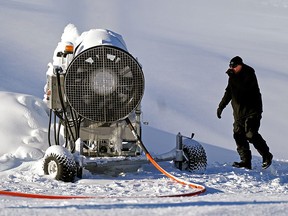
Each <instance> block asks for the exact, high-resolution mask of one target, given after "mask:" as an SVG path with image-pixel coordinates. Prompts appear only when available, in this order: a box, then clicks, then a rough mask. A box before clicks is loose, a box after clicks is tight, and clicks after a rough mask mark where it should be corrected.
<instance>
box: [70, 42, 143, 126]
mask: <svg viewBox="0 0 288 216" xmlns="http://www.w3.org/2000/svg"><path fill="white" fill-rule="evenodd" d="M143 93H144V75H143V72H142V69H141V67H140V65H139V64H138V62H137V61H136V60H135V59H134V58H133V57H132V56H131V55H130V54H129V53H127V52H126V51H123V50H121V49H119V48H116V47H113V46H95V47H92V48H90V49H87V50H85V51H84V52H82V53H80V54H79V55H77V56H76V57H75V58H74V59H73V61H72V62H71V63H70V65H69V67H68V69H67V72H66V76H65V94H66V98H67V101H68V103H69V104H70V105H71V107H72V108H73V109H74V110H75V111H76V112H77V113H78V114H79V115H81V116H82V117H84V118H86V119H90V120H92V121H95V122H114V121H117V120H120V119H123V118H125V117H126V116H128V115H129V113H131V112H132V111H133V110H134V109H135V108H136V107H137V105H138V104H139V103H140V101H141V99H142V96H143Z"/></svg>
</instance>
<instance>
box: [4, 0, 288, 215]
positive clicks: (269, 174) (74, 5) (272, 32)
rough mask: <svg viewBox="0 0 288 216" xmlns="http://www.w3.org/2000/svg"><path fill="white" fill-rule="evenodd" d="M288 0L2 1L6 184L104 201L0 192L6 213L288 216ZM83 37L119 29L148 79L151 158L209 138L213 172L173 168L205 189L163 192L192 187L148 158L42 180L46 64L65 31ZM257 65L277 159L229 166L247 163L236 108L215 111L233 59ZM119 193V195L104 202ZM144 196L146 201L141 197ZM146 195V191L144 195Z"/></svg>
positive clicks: (145, 106)
mask: <svg viewBox="0 0 288 216" xmlns="http://www.w3.org/2000/svg"><path fill="white" fill-rule="evenodd" d="M287 10H288V1H287V0H253V1H248V0H243V1H236V0H233V1H228V0H219V1H212V0H207V1H201V2H198V1H190V0H184V1H181V2H179V1H178V2H176V1H175V2H174V1H170V2H169V3H168V2H167V1H164V0H159V1H152V0H147V1H133V0H127V1H125V3H124V1H117V0H107V1H92V0H85V1H77V2H76V1H68V0H62V1H61V2H59V1H57V2H56V1H51V0H43V1H40V2H39V1H36V0H25V1H24V0H17V1H11V0H4V1H1V2H0V20H1V22H0V28H1V32H2V33H1V35H0V47H1V49H0V61H1V64H0V75H1V79H0V100H1V104H0V112H1V116H0V119H1V121H0V129H1V130H0V140H1V144H0V179H1V186H0V190H12V191H20V192H26V193H44V194H54V195H56V194H59V195H92V196H98V197H99V198H96V199H84V200H82V199H81V200H80V199H76V200H41V199H27V198H17V197H8V196H0V199H1V204H0V207H1V212H0V215H20V214H21V215H51V214H58V215H68V214H77V215H100V214H101V215H126V214H130V215H171V214H175V215H286V214H287V211H288V198H287V197H288V196H287V187H288V174H287V173H288V172H287V171H288V168H287V164H288V156H287V150H288V147H287V145H286V137H285V135H286V131H287V122H286V119H287V118H288V113H287V101H286V99H287V98H288V91H287V80H288V70H287V59H288V58H287V57H288V54H287V46H288V42H287V35H288V29H287V26H288V13H287V12H288V11H287ZM69 23H73V24H75V25H76V27H77V28H78V31H79V32H80V33H81V32H83V31H86V30H89V29H91V28H107V29H111V30H113V31H115V32H118V33H119V34H121V35H122V36H123V38H124V40H125V42H126V44H127V46H128V50H129V51H130V52H131V54H132V55H134V56H136V57H138V59H139V61H140V62H141V64H142V66H143V70H144V74H145V84H146V87H145V94H144V98H143V102H142V110H143V112H144V113H143V120H144V121H149V125H148V126H147V125H144V126H143V141H144V144H145V145H147V148H148V149H149V150H150V151H151V152H153V153H161V152H166V151H169V150H170V149H172V148H173V147H174V146H175V135H176V134H177V133H178V132H179V131H180V132H181V133H182V134H185V135H189V134H191V132H195V134H196V135H195V139H196V140H197V141H199V142H201V143H202V145H203V146H204V148H205V150H206V153H207V156H208V167H207V170H206V171H205V172H204V173H189V172H181V171H179V170H177V169H175V168H174V167H173V164H172V163H171V162H162V163H161V166H163V168H165V169H166V170H167V171H169V172H171V173H172V174H174V175H176V176H177V177H179V178H182V179H184V180H187V181H190V182H195V183H198V184H201V185H204V186H205V187H206V188H207V191H206V193H204V194H202V195H200V196H197V197H181V198H156V197H151V196H155V195H161V194H173V193H178V192H190V191H191V189H190V188H187V187H184V186H181V185H179V184H176V183H174V182H172V181H171V180H169V179H167V178H166V177H165V176H164V175H162V174H161V173H159V171H157V170H156V169H155V168H154V167H153V166H152V165H150V164H148V165H145V166H143V167H142V168H140V169H139V170H138V171H137V172H134V173H122V174H121V175H120V176H117V177H115V176H108V175H92V174H91V173H89V172H88V171H85V172H84V178H83V179H81V180H80V179H79V180H77V181H76V182H75V183H63V182H59V181H55V180H53V179H50V178H49V177H47V176H45V175H43V170H42V160H41V158H42V157H43V154H44V151H45V149H46V148H47V147H48V144H47V126H48V114H47V108H46V106H45V104H44V103H43V102H42V98H43V94H44V91H43V87H44V85H45V82H46V71H47V63H48V62H51V61H52V55H53V52H54V49H55V48H56V46H57V43H58V42H59V41H60V39H61V35H62V32H63V29H64V27H65V26H66V25H67V24H69ZM235 55H240V56H242V57H243V59H244V62H246V63H247V64H250V65H251V66H253V67H254V68H255V69H256V74H257V76H258V81H259V84H260V88H261V92H262V95H263V101H264V114H263V120H262V125H261V130H260V132H261V133H262V135H263V137H264V138H265V139H266V140H267V142H268V144H269V146H270V148H271V152H272V153H273V154H274V161H273V164H272V165H271V167H269V168H268V169H267V170H262V169H261V158H260V157H259V155H258V154H257V153H256V152H255V151H253V153H254V156H253V161H252V165H253V169H252V170H245V169H236V168H233V167H231V164H232V162H233V161H235V160H238V155H237V153H236V152H235V144H234V141H233V139H232V113H231V108H227V109H226V110H224V113H223V117H222V119H221V120H218V119H217V118H216V109H217V105H218V103H219V101H220V99H221V97H222V95H223V93H224V88H225V87H226V82H227V76H226V74H225V71H226V69H227V65H228V62H229V60H230V59H231V58H232V57H233V56H235ZM101 196H109V197H112V198H100V197H101ZM141 196H147V197H146V198H143V197H141ZM140 197H141V198H140Z"/></svg>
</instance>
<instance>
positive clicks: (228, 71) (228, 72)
mask: <svg viewBox="0 0 288 216" xmlns="http://www.w3.org/2000/svg"><path fill="white" fill-rule="evenodd" d="M226 73H227V74H228V76H232V75H233V74H234V70H233V69H230V68H229V69H228V70H227V71H226Z"/></svg>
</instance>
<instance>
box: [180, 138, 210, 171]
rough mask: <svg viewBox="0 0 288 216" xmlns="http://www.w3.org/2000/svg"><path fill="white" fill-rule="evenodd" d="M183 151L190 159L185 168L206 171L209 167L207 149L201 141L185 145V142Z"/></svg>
mask: <svg viewBox="0 0 288 216" xmlns="http://www.w3.org/2000/svg"><path fill="white" fill-rule="evenodd" d="M183 152H184V155H185V156H186V158H187V159H188V161H187V160H186V161H185V162H184V163H185V165H186V166H185V167H186V168H185V170H187V171H190V172H193V171H205V170H206V167H207V156H206V152H205V149H204V148H203V146H202V145H200V144H199V143H198V144H197V145H185V144H183Z"/></svg>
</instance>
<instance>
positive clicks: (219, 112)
mask: <svg viewBox="0 0 288 216" xmlns="http://www.w3.org/2000/svg"><path fill="white" fill-rule="evenodd" d="M222 111H223V109H221V108H220V107H218V109H217V117H218V118H219V119H221V114H222Z"/></svg>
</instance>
